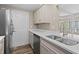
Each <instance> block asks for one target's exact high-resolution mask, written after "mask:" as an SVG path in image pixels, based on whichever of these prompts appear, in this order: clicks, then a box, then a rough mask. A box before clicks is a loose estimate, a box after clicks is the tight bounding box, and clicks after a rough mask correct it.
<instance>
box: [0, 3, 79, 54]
mask: <svg viewBox="0 0 79 59" xmlns="http://www.w3.org/2000/svg"><path fill="white" fill-rule="evenodd" d="M78 6H79V4H76V5H75V4H1V5H0V37H1V38H0V53H1V54H78V53H79V44H78V43H79V20H78V17H79V13H78V12H79V8H78Z"/></svg>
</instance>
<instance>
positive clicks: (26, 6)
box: [2, 4, 42, 11]
mask: <svg viewBox="0 0 79 59" xmlns="http://www.w3.org/2000/svg"><path fill="white" fill-rule="evenodd" d="M2 6H5V7H10V8H18V9H22V10H26V11H35V10H36V9H38V8H40V7H41V6H42V4H4V5H2Z"/></svg>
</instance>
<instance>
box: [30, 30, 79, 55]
mask: <svg viewBox="0 0 79 59" xmlns="http://www.w3.org/2000/svg"><path fill="white" fill-rule="evenodd" d="M30 32H32V33H33V34H36V35H38V36H40V37H41V38H44V40H46V41H49V42H50V43H53V44H55V45H57V46H60V47H62V48H63V49H65V50H67V51H69V52H71V53H77V54H78V53H79V44H76V45H73V46H69V45H66V44H63V43H61V42H58V41H56V40H51V39H50V38H48V37H47V35H55V36H58V37H62V36H61V35H60V32H55V31H48V30H41V29H30ZM76 37H77V38H76ZM62 38H65V39H66V37H62ZM67 39H72V40H76V41H79V36H78V35H77V36H76V35H73V37H69V38H67Z"/></svg>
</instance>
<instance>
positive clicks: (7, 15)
mask: <svg viewBox="0 0 79 59" xmlns="http://www.w3.org/2000/svg"><path fill="white" fill-rule="evenodd" d="M12 34H13V22H12V19H11V11H10V10H9V9H0V36H3V35H4V36H5V40H4V53H6V54H8V53H11V40H12Z"/></svg>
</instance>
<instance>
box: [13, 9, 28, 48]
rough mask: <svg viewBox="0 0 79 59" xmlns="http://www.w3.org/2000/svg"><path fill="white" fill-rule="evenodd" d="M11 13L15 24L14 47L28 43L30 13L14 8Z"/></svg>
mask: <svg viewBox="0 0 79 59" xmlns="http://www.w3.org/2000/svg"><path fill="white" fill-rule="evenodd" d="M11 14H12V20H13V25H14V32H13V37H12V47H17V46H21V45H25V44H28V42H29V41H28V32H29V31H28V28H29V21H28V13H27V12H25V11H19V10H12V11H11Z"/></svg>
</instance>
